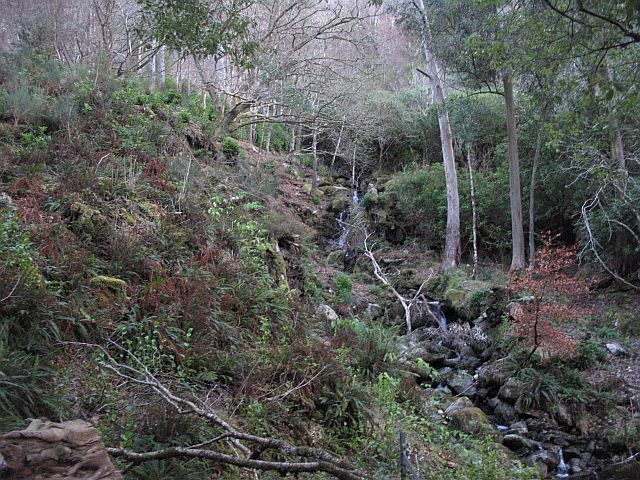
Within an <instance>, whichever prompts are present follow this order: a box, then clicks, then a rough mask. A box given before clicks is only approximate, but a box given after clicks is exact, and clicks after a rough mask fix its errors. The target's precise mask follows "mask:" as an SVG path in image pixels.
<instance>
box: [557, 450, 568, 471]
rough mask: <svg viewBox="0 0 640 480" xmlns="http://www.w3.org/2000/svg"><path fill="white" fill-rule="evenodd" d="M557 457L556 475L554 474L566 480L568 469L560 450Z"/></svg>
mask: <svg viewBox="0 0 640 480" xmlns="http://www.w3.org/2000/svg"><path fill="white" fill-rule="evenodd" d="M559 455H560V463H558V473H557V474H556V477H558V478H567V477H568V476H569V467H567V464H566V463H564V452H563V451H562V448H560V452H559Z"/></svg>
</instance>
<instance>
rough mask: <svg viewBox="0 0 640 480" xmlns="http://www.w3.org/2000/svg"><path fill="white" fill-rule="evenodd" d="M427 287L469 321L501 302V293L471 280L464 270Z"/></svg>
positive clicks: (486, 283) (481, 282)
mask: <svg viewBox="0 0 640 480" xmlns="http://www.w3.org/2000/svg"><path fill="white" fill-rule="evenodd" d="M427 287H430V288H431V289H433V290H435V291H434V292H433V294H434V296H435V297H437V298H440V299H441V300H443V301H445V302H446V303H447V304H449V305H450V306H451V307H452V308H453V309H454V310H455V312H456V314H457V315H458V316H459V317H461V318H464V319H467V320H473V319H475V318H477V317H479V316H480V315H482V313H483V312H485V311H487V310H488V309H490V308H492V307H493V306H495V305H496V304H497V303H498V302H499V300H500V295H499V292H498V291H497V290H496V288H495V287H494V286H493V285H492V284H491V283H488V282H484V281H481V280H475V279H472V278H469V276H468V275H467V273H466V272H464V271H463V270H456V271H454V272H451V273H447V274H444V275H442V276H441V278H440V280H439V281H433V282H432V285H427Z"/></svg>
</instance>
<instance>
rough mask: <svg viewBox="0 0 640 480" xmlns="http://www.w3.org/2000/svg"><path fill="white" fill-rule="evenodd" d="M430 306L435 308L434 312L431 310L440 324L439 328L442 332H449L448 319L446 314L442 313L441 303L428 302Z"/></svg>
mask: <svg viewBox="0 0 640 480" xmlns="http://www.w3.org/2000/svg"><path fill="white" fill-rule="evenodd" d="M428 304H429V305H430V306H431V307H433V310H431V309H429V311H430V313H431V315H432V316H433V317H434V318H435V320H436V321H437V322H438V326H439V327H440V330H442V331H443V332H444V331H446V330H447V317H445V316H444V313H442V309H441V308H440V302H438V301H433V302H428Z"/></svg>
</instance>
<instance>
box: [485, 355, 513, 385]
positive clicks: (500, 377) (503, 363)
mask: <svg viewBox="0 0 640 480" xmlns="http://www.w3.org/2000/svg"><path fill="white" fill-rule="evenodd" d="M509 375H511V362H510V360H509V359H508V358H506V357H505V358H500V359H498V360H496V361H494V362H491V363H488V364H486V365H484V366H483V367H482V368H481V369H480V371H479V372H478V383H479V384H480V385H484V386H487V387H498V386H500V385H502V384H503V383H505V382H506V381H507V379H508V378H509Z"/></svg>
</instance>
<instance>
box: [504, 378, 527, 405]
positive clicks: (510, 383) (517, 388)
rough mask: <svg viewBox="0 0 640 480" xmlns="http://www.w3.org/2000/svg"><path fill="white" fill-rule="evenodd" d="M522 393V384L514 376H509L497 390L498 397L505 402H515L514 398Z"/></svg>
mask: <svg viewBox="0 0 640 480" xmlns="http://www.w3.org/2000/svg"><path fill="white" fill-rule="evenodd" d="M523 393H524V385H523V384H522V382H519V381H518V380H516V379H514V378H510V379H508V380H507V382H506V383H505V384H504V385H502V387H500V390H499V391H498V397H499V398H500V400H504V401H505V402H509V403H515V402H516V400H518V398H519V397H520V395H522V394H523Z"/></svg>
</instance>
